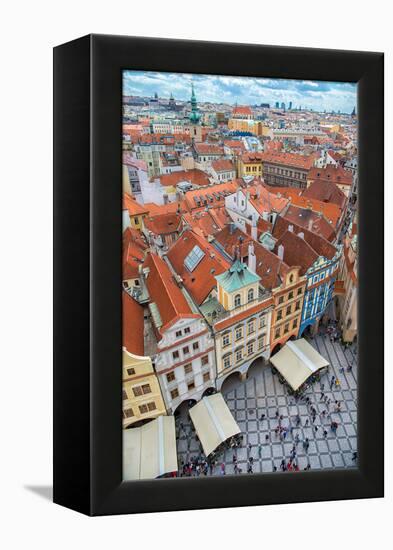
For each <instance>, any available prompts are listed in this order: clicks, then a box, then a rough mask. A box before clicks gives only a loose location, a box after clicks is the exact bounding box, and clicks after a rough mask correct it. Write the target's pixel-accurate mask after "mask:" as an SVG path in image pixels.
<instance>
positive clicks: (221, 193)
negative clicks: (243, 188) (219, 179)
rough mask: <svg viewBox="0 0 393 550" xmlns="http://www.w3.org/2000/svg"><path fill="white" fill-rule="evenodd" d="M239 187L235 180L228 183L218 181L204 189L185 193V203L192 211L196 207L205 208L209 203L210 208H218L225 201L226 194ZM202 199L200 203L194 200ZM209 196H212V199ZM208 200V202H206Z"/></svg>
mask: <svg viewBox="0 0 393 550" xmlns="http://www.w3.org/2000/svg"><path fill="white" fill-rule="evenodd" d="M237 188H238V184H237V183H236V182H234V181H228V182H227V183H217V184H216V185H209V186H208V187H204V188H202V189H195V190H192V191H187V193H186V194H185V199H184V200H185V204H186V206H187V209H188V210H189V211H190V212H191V211H192V210H195V209H198V210H200V209H202V210H203V209H204V208H205V207H206V206H207V205H209V207H210V208H216V207H218V206H223V205H224V203H225V196H226V195H230V194H231V193H234V192H235V191H236V189H237ZM194 197H195V198H196V199H202V201H201V202H200V203H198V201H196V200H194ZM209 197H212V199H211V200H210V198H209ZM205 201H206V204H205Z"/></svg>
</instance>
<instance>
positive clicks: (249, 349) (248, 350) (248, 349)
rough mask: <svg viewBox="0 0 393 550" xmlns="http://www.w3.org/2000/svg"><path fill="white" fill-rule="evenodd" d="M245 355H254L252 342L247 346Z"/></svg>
mask: <svg viewBox="0 0 393 550" xmlns="http://www.w3.org/2000/svg"><path fill="white" fill-rule="evenodd" d="M247 353H248V355H252V354H253V353H254V342H249V343H248V344H247Z"/></svg>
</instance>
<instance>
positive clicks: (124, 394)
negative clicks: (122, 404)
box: [123, 390, 128, 401]
mask: <svg viewBox="0 0 393 550" xmlns="http://www.w3.org/2000/svg"><path fill="white" fill-rule="evenodd" d="M126 399H128V395H127V392H126V390H123V401H125V400H126Z"/></svg>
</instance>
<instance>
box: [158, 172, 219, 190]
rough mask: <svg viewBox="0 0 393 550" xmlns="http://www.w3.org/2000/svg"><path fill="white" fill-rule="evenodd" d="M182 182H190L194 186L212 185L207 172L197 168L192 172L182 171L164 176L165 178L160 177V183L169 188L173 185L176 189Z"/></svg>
mask: <svg viewBox="0 0 393 550" xmlns="http://www.w3.org/2000/svg"><path fill="white" fill-rule="evenodd" d="M182 181H188V182H189V183H192V184H193V185H201V186H205V185H209V184H210V180H209V176H208V175H207V174H206V172H203V171H202V170H198V169H196V168H195V169H192V170H181V171H178V172H172V174H164V175H163V176H160V183H161V185H164V186H165V187H169V186H171V185H172V186H174V187H175V186H176V185H177V184H178V183H180V182H182Z"/></svg>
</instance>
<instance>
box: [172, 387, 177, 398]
mask: <svg viewBox="0 0 393 550" xmlns="http://www.w3.org/2000/svg"><path fill="white" fill-rule="evenodd" d="M176 397H179V390H178V389H177V388H175V389H174V390H172V391H171V398H172V399H176Z"/></svg>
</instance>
